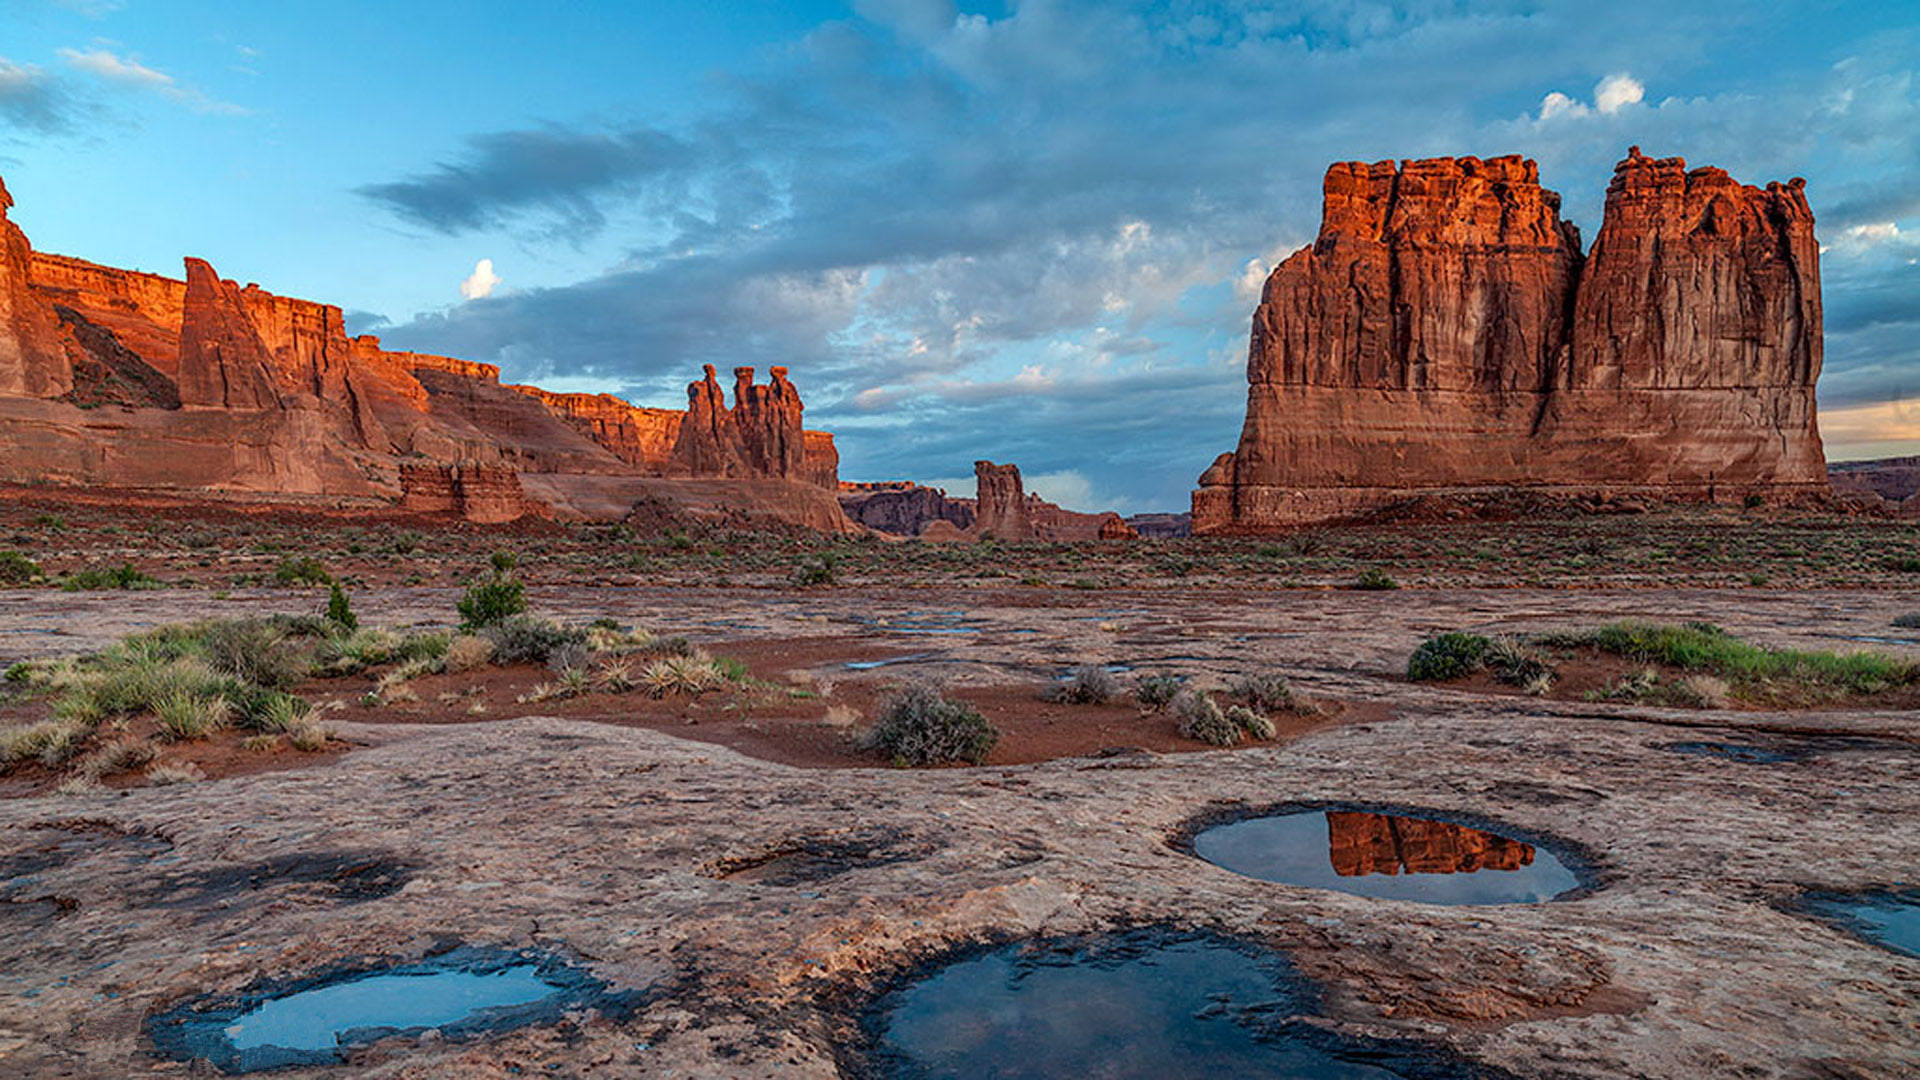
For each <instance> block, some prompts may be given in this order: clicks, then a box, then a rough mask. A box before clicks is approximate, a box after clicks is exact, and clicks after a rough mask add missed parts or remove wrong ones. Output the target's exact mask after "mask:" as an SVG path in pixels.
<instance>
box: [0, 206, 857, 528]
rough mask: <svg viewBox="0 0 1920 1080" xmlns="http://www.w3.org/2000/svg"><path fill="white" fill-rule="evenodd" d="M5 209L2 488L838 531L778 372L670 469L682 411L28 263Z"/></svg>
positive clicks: (285, 311)
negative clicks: (113, 490)
mask: <svg viewBox="0 0 1920 1080" xmlns="http://www.w3.org/2000/svg"><path fill="white" fill-rule="evenodd" d="M11 206H12V200H11V198H10V197H9V196H8V195H7V194H6V189H5V187H4V186H3V185H0V451H4V452H0V481H12V482H27V483H51V484H56V485H87V486H94V487H125V488H165V489H169V490H173V491H183V492H195V491H200V492H207V493H215V492H217V493H222V494H225V495H232V494H235V493H239V494H244V495H249V496H257V497H260V498H263V499H284V498H298V499H302V500H308V501H311V500H315V499H319V500H332V501H335V502H337V503H339V502H344V503H347V504H353V503H356V502H357V501H361V500H365V501H374V502H390V503H399V504H401V505H403V506H405V507H407V508H410V509H415V510H419V511H420V512H435V513H438V512H445V513H456V514H460V515H463V516H466V517H468V518H470V519H472V520H477V521H501V520H510V519H512V518H514V517H518V516H520V515H521V514H523V513H528V512H540V513H553V514H558V515H562V516H589V517H606V518H612V519H618V518H620V517H623V516H624V515H625V514H626V512H627V510H628V508H629V507H631V505H632V502H633V500H634V499H636V498H640V497H643V496H645V497H656V498H667V499H674V498H677V497H679V496H680V495H681V494H683V492H682V490H681V489H682V487H685V486H686V485H687V484H689V483H691V482H693V481H728V482H730V483H731V484H732V486H731V487H729V486H728V485H725V484H723V485H721V487H720V488H717V489H716V488H713V487H712V485H710V484H703V485H699V486H698V490H693V489H692V488H688V490H686V491H685V492H684V494H685V495H686V496H687V498H689V499H690V500H691V501H693V502H695V503H698V504H699V505H700V506H702V507H703V508H708V509H709V510H712V512H714V513H724V514H727V515H729V516H731V517H735V518H745V519H749V520H751V519H754V518H761V517H764V518H771V519H775V520H780V521H788V522H791V523H795V524H802V523H804V524H807V525H808V526H809V527H816V528H828V529H834V530H846V529H848V528H850V526H849V525H848V524H847V522H846V520H845V519H844V517H842V516H841V515H840V513H839V511H838V509H837V505H836V503H835V500H834V497H833V492H834V491H835V489H836V488H837V486H838V480H839V477H838V464H839V458H838V454H837V453H836V451H835V449H834V446H833V437H832V436H831V435H830V434H827V433H825V432H811V431H805V430H804V429H803V428H802V426H801V416H802V411H803V410H802V405H801V402H800V395H799V391H798V390H797V389H796V388H795V387H794V385H793V383H792V382H791V381H790V380H789V379H788V378H787V369H785V368H783V367H776V368H774V369H773V382H772V383H771V384H770V385H766V386H755V385H753V379H752V369H750V368H743V369H739V371H737V372H736V376H737V378H736V391H735V392H736V397H737V401H736V404H735V407H734V408H733V409H731V410H729V409H726V408H725V405H724V402H719V401H718V400H717V398H716V402H715V406H714V407H715V408H716V409H717V410H718V413H717V414H715V415H710V416H706V417H704V418H703V417H701V416H698V415H696V417H695V423H694V425H693V428H694V429H698V428H699V425H700V423H702V422H706V421H711V423H712V424H713V425H715V426H723V427H724V428H725V432H726V437H725V438H722V439H720V440H718V441H717V442H715V443H714V444H713V445H712V446H711V447H697V448H689V449H688V450H687V451H686V452H685V453H683V452H682V450H681V447H682V444H683V443H686V442H687V441H688V436H689V435H690V431H689V425H688V424H687V423H686V417H687V414H684V413H681V412H679V411H678V410H671V409H648V408H641V407H638V406H634V405H631V404H629V403H627V402H625V401H622V400H620V399H619V398H615V397H612V396H610V395H586V394H554V393H549V392H546V391H543V390H540V389H539V388H537V387H530V386H504V385H502V384H501V383H500V380H499V375H500V372H499V369H498V368H496V367H494V366H493V365H490V364H481V363H475V362H472V361H467V360H461V359H458V358H455V357H444V356H433V355H430V354H425V353H412V352H393V351H388V350H385V349H383V348H381V346H380V341H379V339H378V338H375V337H372V336H371V335H362V336H359V337H349V336H348V334H347V332H346V321H345V318H344V316H343V314H342V312H341V310H340V308H338V307H336V306H334V305H331V304H320V303H314V302H312V301H307V300H300V299H295V298H292V297H284V296H278V295H275V294H273V293H270V292H267V291H265V290H263V289H261V288H260V287H259V286H257V285H252V284H249V285H247V286H245V287H244V288H243V287H241V286H240V285H239V284H237V283H236V282H234V281H230V280H225V279H223V278H221V277H220V275H219V274H218V273H217V272H216V271H215V270H214V268H213V267H212V266H211V265H209V264H208V263H207V262H206V261H205V260H201V259H194V258H189V259H187V260H186V261H185V272H184V273H183V275H182V277H181V278H179V279H174V278H167V277H163V276H160V275H155V274H146V273H138V272H133V271H126V270H118V269H115V268H113V267H107V266H99V265H96V264H93V263H89V262H86V261H84V260H80V259H74V258H69V257H65V256H59V255H48V254H44V253H36V252H34V251H33V250H32V248H31V246H30V245H29V244H28V241H27V238H26V236H25V234H24V233H22V232H21V230H20V229H19V228H18V227H17V226H15V225H14V224H13V223H12V222H10V221H9V220H7V215H6V211H7V210H8V209H9V208H11ZM709 372H710V373H711V369H709ZM716 390H717V387H716ZM695 405H696V410H697V409H698V408H699V407H702V406H704V405H705V402H704V401H701V402H695ZM697 451H699V452H697ZM706 451H710V452H706ZM522 474H525V475H527V476H530V477H531V476H536V475H537V476H539V477H541V478H542V479H541V480H540V482H538V483H529V484H525V485H523V484H522V483H521V480H520V477H521V475H522ZM676 480H677V481H678V483H676V482H674V481H676ZM788 488H806V489H807V490H805V491H789V490H787V489H788ZM716 492H717V493H718V494H717V495H716ZM530 493H531V494H530ZM729 496H731V497H732V503H731V504H729V503H728V497H729ZM623 498H624V499H625V502H622V501H621V500H622V499H623ZM716 503H717V504H718V506H719V508H718V509H714V508H715V507H716Z"/></svg>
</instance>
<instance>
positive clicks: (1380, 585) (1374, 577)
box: [1353, 566, 1400, 592]
mask: <svg viewBox="0 0 1920 1080" xmlns="http://www.w3.org/2000/svg"><path fill="white" fill-rule="evenodd" d="M1353 587H1354V588H1356V589H1366V590H1368V591H1373V592H1378V591H1382V590H1385V589H1397V588H1399V587H1400V583H1399V582H1397V581H1395V580H1393V578H1392V577H1391V576H1390V575H1389V574H1388V573H1387V572H1386V571H1385V570H1382V569H1380V568H1379V567H1377V566H1369V567H1367V568H1366V569H1365V570H1362V571H1360V576H1359V577H1356V578H1354V579H1353Z"/></svg>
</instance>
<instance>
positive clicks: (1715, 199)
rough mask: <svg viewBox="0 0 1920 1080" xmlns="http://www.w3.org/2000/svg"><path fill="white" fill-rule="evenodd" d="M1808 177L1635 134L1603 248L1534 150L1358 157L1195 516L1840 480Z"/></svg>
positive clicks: (1263, 324) (1292, 266)
mask: <svg viewBox="0 0 1920 1080" xmlns="http://www.w3.org/2000/svg"><path fill="white" fill-rule="evenodd" d="M1804 187H1805V184H1804V181H1801V180H1794V181H1792V182H1790V183H1787V184H1778V183H1774V184H1768V185H1767V186H1766V187H1765V188H1764V189H1762V188H1756V187H1748V186H1744V185H1742V184H1739V183H1737V182H1736V181H1734V180H1733V179H1732V178H1731V177H1729V176H1728V175H1727V174H1726V173H1725V172H1723V171H1721V170H1719V169H1713V168H1697V169H1692V170H1689V169H1688V168H1687V165H1686V162H1685V161H1684V160H1682V159H1680V158H1659V159H1655V158H1649V157H1645V156H1643V155H1642V154H1641V153H1640V150H1639V148H1638V147H1635V148H1633V149H1632V150H1630V151H1629V152H1628V156H1627V158H1626V160H1624V161H1622V162H1620V163H1619V165H1618V166H1616V167H1615V170H1614V176H1613V183H1612V185H1611V186H1610V187H1609V188H1608V190H1607V200H1606V210H1605V216H1604V218H1603V220H1602V224H1601V227H1600V235H1599V238H1598V239H1597V240H1596V241H1595V243H1594V245H1593V249H1592V251H1591V252H1587V253H1583V252H1582V251H1581V247H1580V236H1579V232H1578V230H1577V229H1576V228H1575V227H1574V226H1573V225H1572V224H1571V223H1569V222H1567V221H1565V220H1563V219H1562V218H1561V217H1560V197H1559V196H1558V195H1557V194H1555V193H1554V192H1552V191H1549V190H1547V189H1545V188H1543V187H1541V186H1540V183H1539V176H1538V172H1537V169H1536V167H1535V165H1534V163H1533V162H1532V161H1528V160H1523V159H1522V158H1520V157H1518V156H1512V157H1498V158H1492V159H1488V160H1481V159H1478V158H1470V157H1468V158H1434V159H1429V160H1424V161H1404V162H1399V163H1395V162H1392V161H1382V162H1376V163H1373V164H1365V163H1361V162H1346V163H1342V164H1337V165H1334V166H1332V167H1331V168H1329V169H1328V170H1327V175H1326V183H1325V192H1324V203H1323V209H1322V214H1321V225H1320V235H1319V237H1318V239H1316V240H1315V241H1314V243H1313V244H1312V246H1310V247H1306V248H1303V249H1301V250H1300V251H1297V252H1295V253H1294V254H1293V255H1292V256H1290V257H1288V258H1287V259H1286V261H1284V262H1282V263H1281V264H1280V265H1279V266H1278V267H1277V268H1275V269H1274V271H1273V273H1272V274H1271V275H1270V276H1269V277H1268V278H1267V283H1266V288H1265V291H1264V292H1263V294H1262V297H1261V301H1260V305H1259V308H1258V309H1257V310H1256V311H1255V312H1254V315H1253V333H1252V340H1251V342H1250V344H1249V347H1248V352H1247V384H1248V389H1247V412H1246V424H1245V427H1244V428H1243V429H1242V432H1241V436H1240V444H1239V446H1238V448H1237V449H1235V450H1234V451H1233V452H1232V453H1229V454H1222V455H1221V456H1220V458H1219V460H1217V461H1215V462H1214V464H1213V466H1212V467H1211V468H1209V469H1208V470H1207V471H1206V473H1205V474H1204V475H1203V476H1202V477H1201V478H1200V487H1199V490H1198V491H1196V492H1194V495H1193V530H1194V532H1195V533H1198V534H1257V533H1262V532H1269V531H1273V530H1276V529H1280V528H1284V527H1286V526H1290V525H1297V524H1302V523H1308V522H1315V521H1324V520H1329V519H1335V518H1351V517H1357V516H1363V515H1365V514H1367V513H1368V512H1370V511H1373V510H1376V509H1378V508H1381V507H1383V506H1387V505H1389V504H1393V503H1395V502H1404V501H1405V500H1406V499H1407V497H1408V496H1409V495H1418V496H1427V497H1432V498H1436V499H1445V498H1454V497H1459V498H1471V497H1474V495H1475V493H1477V492H1484V491H1486V490H1487V489H1523V490H1526V491H1529V492H1532V493H1535V494H1540V495H1546V496H1552V497H1556V498H1557V497H1567V498H1575V497H1580V498H1587V499H1593V498H1596V497H1597V498H1599V499H1601V500H1602V501H1606V500H1627V501H1629V502H1630V503H1632V504H1633V505H1638V504H1639V502H1638V501H1639V500H1660V501H1669V500H1698V501H1711V502H1728V501H1735V502H1737V501H1742V500H1745V499H1748V498H1749V497H1756V496H1757V497H1759V498H1762V499H1765V500H1768V501H1782V500H1793V499H1800V498H1816V499H1817V498H1823V497H1825V496H1826V494H1827V492H1828V487H1827V475H1826V466H1825V458H1824V455H1823V453H1822V449H1821V444H1820V434H1819V430H1818V427H1817V424H1816V420H1815V415H1814V383H1815V381H1816V380H1817V379H1818V378H1819V375H1820V362H1821V309H1820V261H1819V260H1820V255H1819V247H1818V244H1817V242H1816V241H1815V239H1814V235H1813V214H1812V212H1811V211H1810V210H1809V209H1808V207H1807V200H1806V196H1805V193H1804Z"/></svg>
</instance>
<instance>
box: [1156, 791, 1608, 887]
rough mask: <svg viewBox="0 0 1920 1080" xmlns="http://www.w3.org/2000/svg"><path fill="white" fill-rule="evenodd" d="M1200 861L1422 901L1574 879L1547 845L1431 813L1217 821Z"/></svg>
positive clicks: (1203, 837) (1200, 846)
mask: <svg viewBox="0 0 1920 1080" xmlns="http://www.w3.org/2000/svg"><path fill="white" fill-rule="evenodd" d="M1193 846H1194V851H1195V852H1196V853H1197V854H1198V855H1199V856H1200V857H1201V858H1203V859H1206V860H1207V861H1208V862H1211V863H1213V864H1215V865H1216V866H1221V867H1224V868H1226V869H1228V870H1232V871H1234V872H1235V873H1239V874H1245V875H1247V876H1249V877H1256V878H1260V879H1261V880H1263V881H1274V882H1280V883H1283V884H1287V885H1302V886H1306V887H1308V888H1313V889H1332V890H1336V891H1339V892H1348V893H1355V894H1357V895H1360V896H1372V897H1377V898H1380V899H1387V900H1415V901H1420V902H1422V903H1429V904H1513V903H1537V902H1539V901H1543V900H1551V899H1553V898H1554V897H1556V896H1559V895H1561V894H1562V893H1565V892H1568V891H1569V890H1572V889H1574V888H1577V887H1578V886H1579V884H1580V880H1579V878H1578V877H1576V876H1575V875H1574V873H1573V871H1572V870H1570V869H1568V867H1567V866H1566V864H1565V863H1563V862H1561V860H1560V859H1558V858H1557V857H1555V856H1554V854H1553V853H1552V852H1550V851H1547V850H1545V849H1542V848H1537V847H1535V846H1534V845H1532V844H1528V843H1525V842H1523V841H1520V840H1515V839H1512V838H1510V837H1505V836H1501V835H1499V834H1497V833H1490V832H1487V831H1485V830H1482V829H1475V828H1470V827H1468V826H1465V825H1458V824H1454V823H1453V822H1448V821H1436V820H1433V819H1430V818H1418V817H1409V816H1406V815H1399V814H1380V813H1370V812H1363V811H1347V810H1327V811H1320V810H1303V811H1295V812H1292V813H1284V814H1275V815H1272V816H1269V817H1258V818H1249V819H1247V820H1245V821H1236V822H1233V823H1231V824H1227V825H1217V826H1214V827H1213V828H1211V829H1207V830H1206V831H1204V832H1202V833H1200V834H1199V835H1198V836H1196V837H1194V842H1193Z"/></svg>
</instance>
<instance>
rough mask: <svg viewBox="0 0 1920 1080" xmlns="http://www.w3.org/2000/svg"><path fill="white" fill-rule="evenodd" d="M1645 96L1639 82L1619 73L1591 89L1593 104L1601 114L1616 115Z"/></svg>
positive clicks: (1644, 89) (1645, 91)
mask: <svg viewBox="0 0 1920 1080" xmlns="http://www.w3.org/2000/svg"><path fill="white" fill-rule="evenodd" d="M1646 94H1647V88H1646V87H1644V86H1642V85H1640V80H1638V79H1636V78H1634V77H1633V76H1631V75H1629V74H1627V73H1626V72H1624V71H1621V72H1616V73H1615V74H1612V75H1609V76H1607V77H1606V78H1604V79H1601V80H1600V83H1599V85H1597V86H1595V87H1594V88H1593V103H1594V106H1595V107H1597V108H1598V109H1599V110H1600V111H1601V112H1603V113H1609V114H1611V113H1617V112H1619V111H1620V110H1621V109H1622V108H1625V107H1626V106H1628V105H1632V104H1634V103H1636V102H1638V101H1639V100H1640V99H1641V98H1643V97H1645V96H1646Z"/></svg>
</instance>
